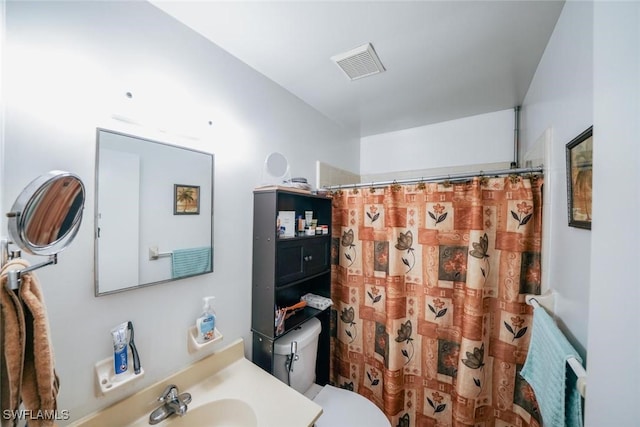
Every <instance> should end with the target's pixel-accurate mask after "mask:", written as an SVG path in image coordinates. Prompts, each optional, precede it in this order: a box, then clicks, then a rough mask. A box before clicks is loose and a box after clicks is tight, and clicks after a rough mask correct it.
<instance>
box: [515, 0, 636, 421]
mask: <svg viewBox="0 0 640 427" xmlns="http://www.w3.org/2000/svg"><path fill="white" fill-rule="evenodd" d="M639 28H640V3H638V2H578V1H569V2H567V3H566V4H565V6H564V9H563V11H562V14H561V16H560V18H559V20H558V23H557V25H556V28H555V31H554V34H553V36H552V38H551V40H550V42H549V44H548V46H547V48H546V51H545V53H544V56H543V58H542V61H541V63H540V65H539V66H538V70H537V72H536V75H535V77H534V80H533V82H532V84H531V87H530V88H529V92H528V93H527V96H526V98H525V102H524V104H523V135H524V141H523V143H524V144H525V147H526V149H527V148H528V149H535V148H537V147H535V142H536V140H537V139H538V138H539V137H540V136H541V135H543V134H544V133H546V131H547V130H549V129H550V130H551V132H550V133H551V134H552V144H551V147H550V148H551V149H550V151H551V162H550V164H549V169H548V170H547V171H546V172H545V185H551V189H550V191H549V193H550V195H551V200H545V204H552V209H551V215H550V216H547V217H545V222H546V224H545V231H546V232H547V234H548V236H547V237H549V238H550V239H551V243H550V247H549V248H550V252H551V256H550V259H551V263H550V265H549V266H547V267H546V268H548V269H550V270H551V271H550V275H549V276H550V278H551V283H550V285H551V286H552V287H553V288H554V289H555V290H557V291H558V292H559V298H558V300H557V305H556V314H557V315H558V320H559V321H560V326H561V327H562V328H563V329H564V330H565V332H566V333H567V334H568V335H569V338H570V339H571V340H572V341H573V343H574V344H575V345H576V346H577V348H578V349H579V350H580V351H581V352H582V353H583V355H584V353H585V349H586V357H587V361H586V365H587V373H588V381H587V396H586V399H585V425H586V427H600V426H614V425H615V426H632V425H637V423H638V414H637V406H638V402H640V387H639V386H638V384H639V383H640V374H639V373H638V370H637V369H635V362H636V361H638V360H640V334H638V327H639V326H640V322H639V321H638V319H639V318H638V316H637V314H636V313H637V311H638V305H639V304H640V293H639V290H638V277H639V272H640V271H639V263H638V253H640V250H639V249H640V248H639V243H638V242H639V241H640V240H639V237H640V232H639V231H640V230H639V229H638V228H639V226H638V221H636V219H635V217H636V214H635V213H636V212H637V211H638V209H639V207H640V206H639V203H638V200H639V196H640V188H639V183H640V176H638V175H639V174H638V167H639V166H640V161H639V160H640V157H639V156H640V153H639V148H638V143H637V141H638V140H639V139H640V129H639V125H638V117H640V101H639V99H640V30H639ZM590 125H593V126H594V166H593V218H594V219H593V224H592V230H591V231H587V230H581V229H576V228H570V227H568V225H567V213H566V212H567V205H566V203H567V202H566V173H565V168H566V166H565V145H566V144H567V143H568V142H569V141H571V139H573V138H574V137H575V136H577V135H578V134H579V133H581V132H582V131H583V130H585V129H586V128H587V127H589V126H590Z"/></svg>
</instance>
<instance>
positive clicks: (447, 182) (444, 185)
mask: <svg viewBox="0 0 640 427" xmlns="http://www.w3.org/2000/svg"><path fill="white" fill-rule="evenodd" d="M442 186H443V187H444V188H449V187H451V175H447V179H445V180H444V182H443V183H442Z"/></svg>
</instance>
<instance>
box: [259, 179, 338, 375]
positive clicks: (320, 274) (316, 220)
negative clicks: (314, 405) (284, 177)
mask: <svg viewBox="0 0 640 427" xmlns="http://www.w3.org/2000/svg"><path fill="white" fill-rule="evenodd" d="M291 226H293V227H294V229H293V230H291V228H290V227H291ZM322 226H324V227H322ZM330 227H331V198H328V197H325V196H321V195H314V194H301V193H297V192H289V191H287V190H283V189H275V190H267V191H265V190H258V191H255V192H254V220H253V233H254V234H253V235H254V242H253V262H252V265H253V271H252V274H253V286H252V311H251V312H252V320H251V329H252V331H253V342H254V345H253V362H254V363H255V364H257V365H258V366H260V367H262V368H263V369H265V370H266V371H268V372H271V373H273V345H274V341H275V340H276V339H278V338H280V337H282V336H284V335H286V334H287V333H288V332H289V331H291V330H293V329H295V328H297V327H298V326H300V325H301V324H303V323H304V322H306V321H307V320H309V319H311V318H314V317H317V318H318V319H320V320H321V323H322V328H323V332H325V331H326V337H325V338H324V341H326V343H324V341H323V335H322V333H321V337H320V339H321V343H320V344H319V346H320V353H319V356H320V357H318V362H317V363H318V367H321V366H325V365H326V366H328V357H329V335H328V331H329V320H330V310H329V309H324V310H319V309H316V308H312V307H310V306H306V307H301V308H297V309H294V310H292V311H290V312H286V316H285V317H284V323H282V322H280V323H279V322H278V319H282V317H279V315H278V313H279V311H282V309H283V308H290V307H297V305H298V303H300V299H301V297H302V296H303V295H305V294H309V293H310V294H315V295H319V296H322V297H325V298H330V296H331V295H330V293H331V245H332V239H331V234H330ZM310 230H312V231H310ZM323 343H324V344H323ZM325 344H326V345H325ZM321 369H324V368H321ZM318 380H319V381H320V382H323V381H325V382H326V381H327V380H328V372H326V374H325V373H324V372H319V375H318Z"/></svg>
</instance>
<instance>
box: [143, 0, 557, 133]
mask: <svg viewBox="0 0 640 427" xmlns="http://www.w3.org/2000/svg"><path fill="white" fill-rule="evenodd" d="M151 2H152V3H153V4H154V5H156V6H157V7H158V8H160V9H161V10H164V11H165V12H166V13H168V14H170V15H172V16H174V17H175V18H176V19H178V20H179V21H181V22H182V23H184V24H185V25H187V26H189V27H191V28H192V29H194V30H195V31H197V32H199V33H200V34H202V35H203V36H204V37H206V38H208V39H209V40H211V41H212V42H213V43H215V44H217V45H218V46H220V47H221V48H223V49H224V50H226V51H228V52H229V53H231V54H232V55H234V56H235V57H237V58H238V59H240V60H241V61H243V62H245V63H246V64H248V65H249V66H251V67H252V68H254V69H255V70H257V71H258V72H260V73H262V74H263V75H265V76H266V77H268V78H269V79H271V80H273V81H274V82H276V83H278V84H279V85H280V86H282V87H284V88H285V89H286V90H288V91H289V92H291V93H293V94H294V95H296V96H297V97H298V98H300V99H302V100H303V101H304V102H306V103H307V104H309V105H310V106H312V107H313V108H315V109H316V110H318V111H319V112H321V113H322V114H324V115H325V116H326V117H328V118H329V119H331V120H333V121H334V122H336V123H338V124H339V125H340V126H342V127H344V128H346V129H347V130H348V131H350V132H352V133H354V134H356V135H359V136H362V137H364V136H369V135H374V134H379V133H385V132H391V131H396V130H400V129H407V128H412V127H416V126H423V125H427V124H432V123H438V122H443V121H447V120H453V119H458V118H462V117H468V116H472V115H477V114H483V113H489V112H494V111H501V110H505V109H510V108H513V107H515V106H518V105H521V104H522V102H523V99H524V96H525V95H526V92H527V89H528V87H529V84H530V83H531V79H532V78H533V75H534V73H535V70H536V67H537V65H538V62H539V61H540V58H541V56H542V53H543V52H544V49H545V47H546V45H547V42H548V40H549V37H550V36H551V33H552V32H553V29H554V26H555V24H556V21H557V19H558V16H559V14H560V12H561V10H562V6H563V5H564V2H563V1H538V0H536V1H521V0H512V1H484V0H475V1H406V2H405V1H387V2H382V1H354V2H347V1H320V2H318V1H302V0H300V1H279V2H274V1H253V2H244V1H202V0H200V1H164V0H156V1H153V0H152V1H151ZM366 43H371V44H372V45H373V47H374V48H375V51H376V52H377V54H378V56H379V57H380V60H381V61H382V64H383V65H384V67H385V68H386V71H385V72H383V73H380V74H376V75H373V76H369V77H365V78H362V79H358V80H353V81H351V80H350V79H348V78H347V77H346V75H345V74H344V73H343V72H342V70H341V69H340V68H339V67H338V66H337V65H336V63H335V62H333V61H332V60H331V59H330V58H331V57H332V56H334V55H336V54H339V53H342V52H345V51H348V50H350V49H353V48H355V47H358V46H361V45H363V44H366Z"/></svg>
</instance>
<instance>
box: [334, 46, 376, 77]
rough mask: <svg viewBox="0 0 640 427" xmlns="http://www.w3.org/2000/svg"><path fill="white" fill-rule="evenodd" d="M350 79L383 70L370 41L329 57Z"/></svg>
mask: <svg viewBox="0 0 640 427" xmlns="http://www.w3.org/2000/svg"><path fill="white" fill-rule="evenodd" d="M331 59H332V60H333V61H335V63H336V64H338V67H340V69H341V70H342V71H344V73H345V74H346V75H347V77H349V78H350V79H351V80H356V79H360V78H362V77H367V76H371V75H373V74H378V73H381V72H383V71H384V66H383V65H382V62H380V58H378V55H376V51H375V50H374V49H373V46H372V45H371V43H367V44H365V45H362V46H360V47H357V48H355V49H351V50H350V51H348V52H345V53H341V54H338V55H334V56H332V57H331Z"/></svg>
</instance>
